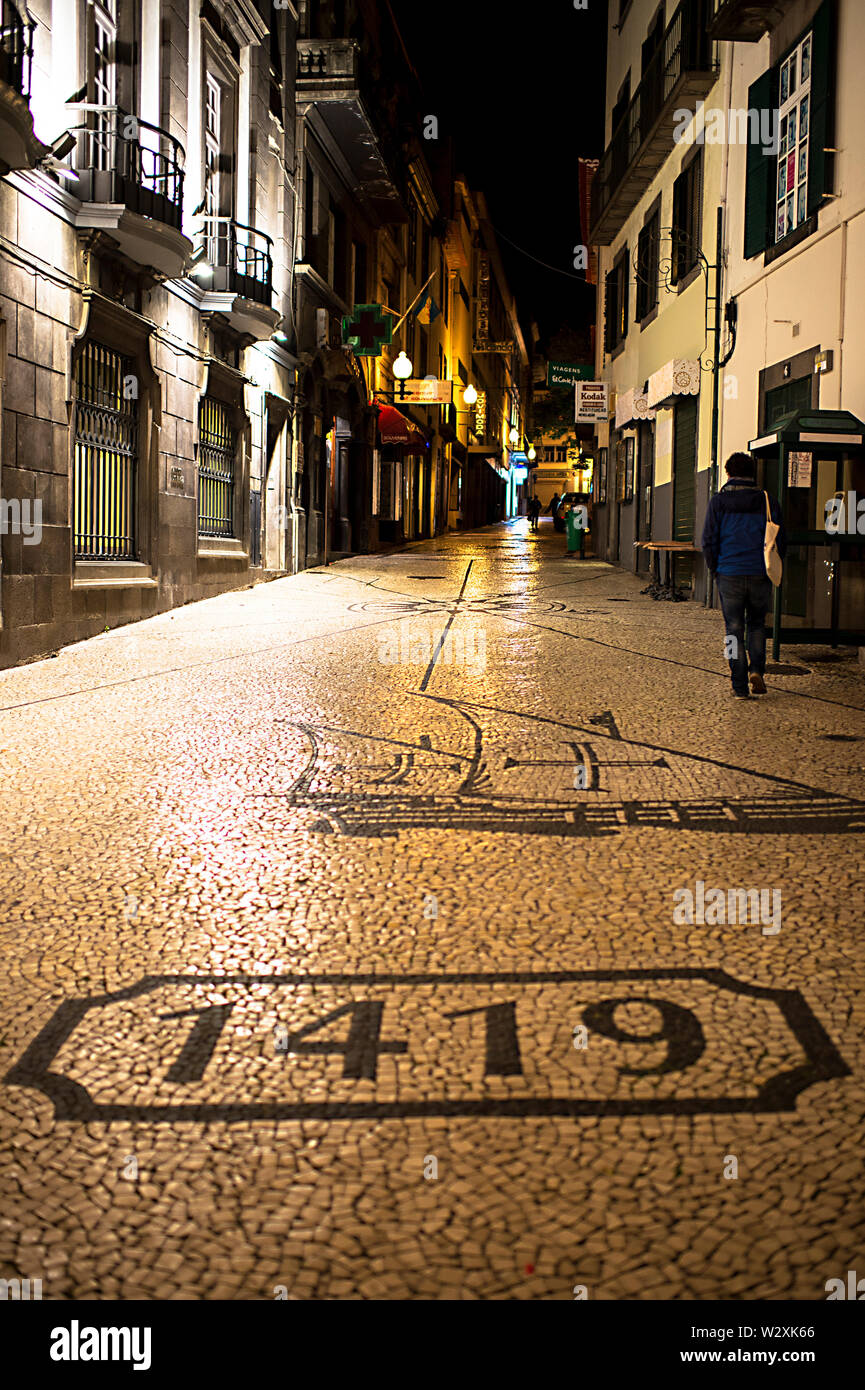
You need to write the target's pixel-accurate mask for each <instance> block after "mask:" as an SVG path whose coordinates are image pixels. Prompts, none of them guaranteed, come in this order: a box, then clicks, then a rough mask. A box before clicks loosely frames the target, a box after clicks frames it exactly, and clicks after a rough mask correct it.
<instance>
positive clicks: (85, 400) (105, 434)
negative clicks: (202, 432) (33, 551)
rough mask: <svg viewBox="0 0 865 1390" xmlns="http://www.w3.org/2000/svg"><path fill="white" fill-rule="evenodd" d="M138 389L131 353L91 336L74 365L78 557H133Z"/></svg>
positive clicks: (82, 558)
mask: <svg viewBox="0 0 865 1390" xmlns="http://www.w3.org/2000/svg"><path fill="white" fill-rule="evenodd" d="M137 455H138V389H137V377H136V376H135V374H134V371H133V362H132V360H131V358H128V357H123V356H121V354H120V353H119V352H114V351H113V350H112V349H111V348H109V347H105V346H104V345H103V344H102V343H95V342H88V343H86V344H85V346H84V350H83V352H82V353H81V356H80V357H79V359H78V363H77V365H76V369H75V477H74V484H73V487H74V491H73V508H74V545H75V557H76V559H79V560H134V559H136V558H137V556H136V534H135V530H136V527H135V519H136V511H137V462H138V459H137Z"/></svg>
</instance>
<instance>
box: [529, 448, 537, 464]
mask: <svg viewBox="0 0 865 1390" xmlns="http://www.w3.org/2000/svg"><path fill="white" fill-rule="evenodd" d="M537 456H538V451H537V449H536V448H535V446H534V444H532V445H530V447H529V452H528V460H529V463H534V461H535V459H536V458H537Z"/></svg>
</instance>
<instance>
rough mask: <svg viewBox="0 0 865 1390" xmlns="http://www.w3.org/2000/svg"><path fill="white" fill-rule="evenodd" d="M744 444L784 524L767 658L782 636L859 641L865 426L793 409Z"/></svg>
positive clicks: (864, 611)
mask: <svg viewBox="0 0 865 1390" xmlns="http://www.w3.org/2000/svg"><path fill="white" fill-rule="evenodd" d="M748 448H749V449H750V451H751V453H752V454H754V456H755V457H756V459H757V460H758V463H757V482H758V484H759V486H760V487H764V488H767V489H768V491H769V492H774V494H775V496H776V497H777V498H778V500H779V502H780V503H781V511H782V514H783V517H784V522H785V525H786V527H787V544H788V549H787V558H786V560H785V562H784V577H783V579H782V581H781V585H780V587H779V588H778V589H776V590H775V609H774V613H773V620H772V657H773V660H775V661H777V660H778V657H779V655H780V651H781V641H782V639H783V641H785V642H815V643H823V642H828V643H829V644H830V645H831V646H833V647H837V646H846V645H850V646H863V645H865V424H863V422H862V421H861V420H857V419H856V416H855V415H851V414H850V412H849V411H847V410H797V411H794V412H793V413H792V414H790V415H784V416H782V417H781V419H780V420H778V421H777V422H776V423H775V426H774V427H773V429H772V431H771V433H769V434H764V435H761V436H760V438H759V439H752V440H751V442H750V443H749V445H748ZM860 501H861V503H862V512H861V515H860V513H859V508H858V504H859V502H860ZM857 524H858V527H859V529H857Z"/></svg>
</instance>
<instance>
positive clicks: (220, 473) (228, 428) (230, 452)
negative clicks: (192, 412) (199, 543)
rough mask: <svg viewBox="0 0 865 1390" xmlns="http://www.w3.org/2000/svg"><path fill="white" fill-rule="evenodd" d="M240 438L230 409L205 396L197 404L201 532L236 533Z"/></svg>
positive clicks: (222, 534) (199, 523)
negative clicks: (235, 499) (237, 471)
mask: <svg viewBox="0 0 865 1390" xmlns="http://www.w3.org/2000/svg"><path fill="white" fill-rule="evenodd" d="M236 460H237V438H236V434H235V431H234V428H233V426H232V423H231V410H230V408H229V407H228V406H227V405H225V404H224V403H223V402H222V401H217V400H213V399H212V397H210V396H205V397H204V399H203V400H202V401H201V402H200V404H199V407H198V534H199V535H200V536H233V535H234V475H235V467H236Z"/></svg>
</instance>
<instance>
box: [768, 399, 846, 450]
mask: <svg viewBox="0 0 865 1390" xmlns="http://www.w3.org/2000/svg"><path fill="white" fill-rule="evenodd" d="M863 443H865V423H863V421H862V420H859V419H858V418H857V417H856V416H855V415H851V413H850V411H849V410H813V409H810V408H806V409H803V410H794V411H792V412H791V413H790V414H789V415H784V416H783V417H782V418H781V419H780V420H777V421H776V422H775V427H774V429H773V430H772V431H771V433H769V434H764V435H761V436H760V437H759V438H758V439H751V440H749V442H748V449H749V451H750V453H752V454H759V453H764V452H773V451H774V450H775V449H776V447H777V446H778V445H779V444H826V445H829V447H830V448H831V447H834V448H836V449H857V450H859V449H861V448H862V447H863Z"/></svg>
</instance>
